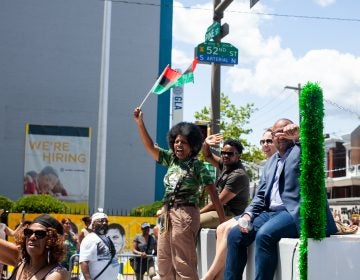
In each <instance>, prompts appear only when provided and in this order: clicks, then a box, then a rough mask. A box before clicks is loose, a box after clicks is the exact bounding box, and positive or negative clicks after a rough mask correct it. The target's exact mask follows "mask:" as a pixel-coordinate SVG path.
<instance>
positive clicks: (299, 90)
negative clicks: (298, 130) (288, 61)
mask: <svg viewBox="0 0 360 280" xmlns="http://www.w3.org/2000/svg"><path fill="white" fill-rule="evenodd" d="M284 89H292V90H295V91H296V92H297V94H298V100H299V99H300V93H301V84H300V83H298V86H297V87H292V86H285V87H284ZM298 103H299V102H298ZM300 122H301V115H300V110H299V125H300Z"/></svg>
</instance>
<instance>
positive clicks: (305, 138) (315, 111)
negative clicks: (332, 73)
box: [299, 82, 326, 280]
mask: <svg viewBox="0 0 360 280" xmlns="http://www.w3.org/2000/svg"><path fill="white" fill-rule="evenodd" d="M299 105H300V117H301V123H300V142H301V175H300V194H301V201H302V202H301V205H300V216H301V235H300V263H299V269H300V279H301V280H307V267H308V266H307V245H308V242H307V240H308V238H313V239H315V240H321V239H323V238H325V228H326V214H325V213H326V212H325V211H326V210H325V207H326V192H325V173H324V136H323V128H324V127H323V118H324V105H323V93H322V89H321V88H320V87H319V85H318V84H313V83H309V82H308V83H307V84H306V85H305V86H304V88H303V89H302V90H301V94H300V98H299Z"/></svg>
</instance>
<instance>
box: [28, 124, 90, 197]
mask: <svg viewBox="0 0 360 280" xmlns="http://www.w3.org/2000/svg"><path fill="white" fill-rule="evenodd" d="M90 142H91V129H90V128H87V127H67V126H49V125H33V124H27V125H26V139H25V165H24V166H25V168H24V190H23V194H24V195H36V194H49V195H52V196H54V197H57V198H59V199H61V200H63V201H67V202H77V203H78V202H82V203H85V204H87V202H88V197H89V175H90Z"/></svg>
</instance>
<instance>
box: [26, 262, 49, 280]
mask: <svg viewBox="0 0 360 280" xmlns="http://www.w3.org/2000/svg"><path fill="white" fill-rule="evenodd" d="M25 266H26V263H25V264H24V266H23V268H22V270H21V273H20V275H21V276H23V277H21V279H22V280H30V279H31V278H33V277H34V276H35V275H36V274H38V273H39V271H40V270H42V269H43V268H44V267H46V266H47V264H45V265H43V266H41V267H40V268H39V269H38V270H36V271H35V272H34V273H32V272H31V271H29V270H27V269H25Z"/></svg>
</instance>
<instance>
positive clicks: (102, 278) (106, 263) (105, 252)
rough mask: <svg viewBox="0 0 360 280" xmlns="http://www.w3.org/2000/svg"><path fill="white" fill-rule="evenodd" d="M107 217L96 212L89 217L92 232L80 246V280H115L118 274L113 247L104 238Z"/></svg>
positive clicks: (106, 237) (108, 239)
mask: <svg viewBox="0 0 360 280" xmlns="http://www.w3.org/2000/svg"><path fill="white" fill-rule="evenodd" d="M108 224H109V221H108V216H107V215H106V214H105V213H102V212H97V213H94V214H93V215H92V216H91V224H90V228H91V229H92V232H91V233H89V234H88V235H86V236H85V238H84V239H83V241H82V242H81V244H80V256H79V263H80V267H81V275H80V280H95V279H97V280H115V279H117V276H118V273H119V266H120V265H119V263H118V261H117V256H116V252H115V246H114V244H113V243H112V241H111V239H110V238H109V237H108V236H106V234H107V231H108V228H109V227H108Z"/></svg>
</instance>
